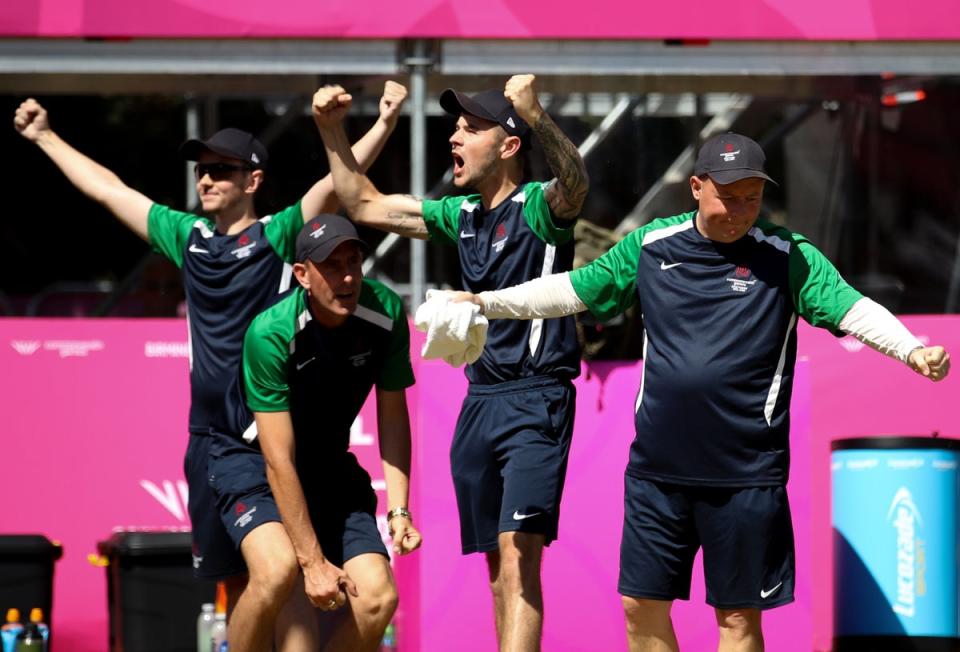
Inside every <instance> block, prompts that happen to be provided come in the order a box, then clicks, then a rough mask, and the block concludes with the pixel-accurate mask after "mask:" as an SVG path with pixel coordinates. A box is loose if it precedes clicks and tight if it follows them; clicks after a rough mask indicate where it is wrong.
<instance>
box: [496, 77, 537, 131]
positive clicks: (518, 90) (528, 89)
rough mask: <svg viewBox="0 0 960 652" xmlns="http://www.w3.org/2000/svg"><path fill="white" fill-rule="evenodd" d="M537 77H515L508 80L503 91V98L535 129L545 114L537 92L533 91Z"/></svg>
mask: <svg viewBox="0 0 960 652" xmlns="http://www.w3.org/2000/svg"><path fill="white" fill-rule="evenodd" d="M535 80H536V76H535V75H514V76H513V77H511V78H510V79H508V80H507V85H506V86H505V87H504V89H503V96H504V97H506V98H507V100H509V101H510V103H511V104H512V105H513V110H514V111H516V112H517V115H518V116H520V117H521V118H523V119H524V121H525V122H526V123H527V124H528V125H530V127H533V126H535V125H536V124H537V121H538V120H539V119H540V116H541V115H542V114H543V107H542V106H540V101H539V100H538V99H537V92H536V91H535V90H533V82H534V81H535Z"/></svg>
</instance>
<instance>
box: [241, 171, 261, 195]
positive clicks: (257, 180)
mask: <svg viewBox="0 0 960 652" xmlns="http://www.w3.org/2000/svg"><path fill="white" fill-rule="evenodd" d="M261 185H263V170H250V176H249V177H248V181H247V187H246V188H244V189H243V190H244V192H248V193H250V194H253V193H255V192H257V190H259V189H260V186H261Z"/></svg>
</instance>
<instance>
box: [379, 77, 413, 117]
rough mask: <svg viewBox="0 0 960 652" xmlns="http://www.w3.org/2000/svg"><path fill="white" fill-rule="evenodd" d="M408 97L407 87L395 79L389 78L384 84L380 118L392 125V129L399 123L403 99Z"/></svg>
mask: <svg viewBox="0 0 960 652" xmlns="http://www.w3.org/2000/svg"><path fill="white" fill-rule="evenodd" d="M405 99H407V87H406V86H404V85H403V84H399V83H397V82H395V81H390V80H387V82H386V83H385V84H384V85H383V95H382V96H381V97H380V119H381V120H383V121H384V122H386V123H387V124H388V125H390V128H391V129H392V128H393V127H395V126H396V125H397V118H399V117H400V109H401V108H402V107H403V101H404V100H405Z"/></svg>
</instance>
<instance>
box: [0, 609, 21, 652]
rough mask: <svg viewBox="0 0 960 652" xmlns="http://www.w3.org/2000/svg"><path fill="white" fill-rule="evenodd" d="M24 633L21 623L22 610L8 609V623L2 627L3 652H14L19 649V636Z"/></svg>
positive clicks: (0, 634) (0, 633)
mask: <svg viewBox="0 0 960 652" xmlns="http://www.w3.org/2000/svg"><path fill="white" fill-rule="evenodd" d="M22 631H23V625H22V624H21V623H20V610H19V609H7V622H6V623H4V625H3V626H2V627H0V640H2V641H3V652H14V650H15V648H16V647H17V636H19V635H20V632H22Z"/></svg>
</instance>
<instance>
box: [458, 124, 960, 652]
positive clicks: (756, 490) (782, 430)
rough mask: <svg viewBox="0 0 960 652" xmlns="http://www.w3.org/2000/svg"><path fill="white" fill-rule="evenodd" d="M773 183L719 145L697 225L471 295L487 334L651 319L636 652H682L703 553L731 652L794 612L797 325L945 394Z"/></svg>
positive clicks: (634, 551)
mask: <svg viewBox="0 0 960 652" xmlns="http://www.w3.org/2000/svg"><path fill="white" fill-rule="evenodd" d="M767 181H771V179H770V177H769V176H767V173H766V172H765V171H764V154H763V151H762V150H761V148H760V146H759V145H757V143H755V142H754V141H752V140H750V139H749V138H746V137H744V136H741V135H738V134H733V133H730V134H722V135H720V136H716V137H714V138H713V139H711V140H709V141H707V142H706V143H704V145H703V147H702V148H701V150H700V152H699V155H698V158H697V162H696V167H695V170H694V176H692V177H691V178H690V188H691V192H692V195H693V198H694V199H695V200H696V201H697V203H698V210H696V211H693V212H690V213H684V214H681V215H677V216H674V217H669V218H665V219H657V220H654V221H653V222H651V223H649V224H647V225H646V226H643V227H641V228H639V229H637V230H635V231H633V232H632V233H630V234H629V235H627V236H626V237H625V238H624V239H623V240H622V241H621V242H619V243H618V244H617V245H616V246H614V247H613V248H612V249H611V250H610V251H609V252H607V253H606V254H604V255H603V256H601V257H600V258H598V259H597V260H595V261H594V262H592V263H590V264H588V265H586V266H584V267H581V268H579V269H577V270H574V271H573V272H570V273H569V274H563V275H556V276H552V277H546V278H543V279H538V280H536V281H531V282H529V283H526V284H523V285H520V286H518V287H514V288H509V289H505V290H500V291H494V292H482V293H479V295H474V294H466V293H461V294H460V296H458V299H460V300H470V301H473V302H475V303H477V304H478V305H480V306H481V308H482V309H483V312H484V314H485V315H486V316H487V317H488V318H513V319H533V318H536V319H542V318H545V317H555V316H558V315H567V314H573V313H576V312H579V311H582V310H590V311H591V312H592V313H593V314H595V315H596V316H597V317H598V318H601V319H608V318H610V317H612V316H614V315H617V314H619V313H621V312H623V311H624V310H626V309H627V308H629V307H630V306H633V305H637V306H638V307H639V309H640V311H641V313H642V316H643V326H644V335H645V341H644V353H643V359H644V365H643V376H642V379H641V383H640V388H639V391H638V394H637V399H636V404H635V406H634V413H635V423H636V438H635V439H634V441H633V444H632V445H631V447H630V459H629V463H628V465H627V470H626V478H625V510H624V511H625V514H624V528H623V539H622V542H621V552H620V581H619V587H618V588H619V591H620V593H621V594H622V596H623V605H624V610H625V613H626V620H627V632H628V638H629V642H630V649H631V650H657V651H661V650H663V651H666V650H676V649H677V641H676V636H675V634H674V631H673V627H672V624H671V621H670V608H671V605H672V601H673V600H674V599H678V598H679V599H688V598H689V590H690V577H691V570H692V565H693V559H694V556H695V554H696V552H697V550H698V549H700V548H701V547H702V548H703V551H704V575H705V579H706V584H707V601H708V603H710V604H711V605H713V606H714V607H715V609H716V612H717V622H718V624H719V628H720V648H719V649H720V650H722V651H728V650H730V651H732V650H747V651H759V650H762V649H763V638H762V631H761V627H760V620H761V619H760V614H761V612H762V610H764V609H768V608H772V607H776V606H780V605H783V604H786V603H788V602H791V601H792V600H793V589H794V551H793V531H792V525H791V521H790V512H789V506H788V504H787V496H786V490H785V487H786V482H787V472H788V466H789V450H788V445H789V425H790V424H789V416H790V413H789V408H790V395H791V390H792V386H793V372H794V362H795V359H796V347H797V338H796V324H797V318H798V317H802V318H803V319H805V320H806V321H808V322H809V323H811V324H813V325H814V326H819V327H822V328H826V329H829V330H831V331H833V332H835V333H838V334H839V333H849V334H851V335H854V336H855V337H857V338H859V339H861V340H862V341H864V342H866V343H867V344H869V345H870V346H872V347H874V348H876V349H878V350H880V351H882V352H884V353H886V354H887V355H889V356H891V357H894V358H896V359H898V360H901V361H902V362H905V363H907V364H908V365H909V366H910V367H911V368H913V369H914V370H915V371H917V372H919V373H921V374H923V375H924V376H927V377H929V378H930V379H931V380H934V381H937V380H941V379H942V378H943V377H944V376H946V374H947V372H948V370H949V356H948V355H947V353H946V352H945V351H944V350H943V348H942V347H937V346H934V347H924V346H923V345H922V344H921V343H920V342H919V341H918V340H917V339H916V338H915V337H913V336H912V335H911V334H910V333H909V332H908V331H907V330H906V328H905V327H904V326H903V325H902V324H901V323H900V322H899V321H898V320H897V319H896V318H895V317H893V315H891V314H890V313H889V312H887V311H886V310H885V309H884V308H882V307H881V306H879V305H878V304H876V303H874V302H873V301H871V300H870V299H867V298H865V297H863V296H862V295H861V294H860V293H859V292H857V291H856V290H855V289H853V288H852V287H850V286H849V285H848V284H847V283H846V282H845V281H844V280H843V278H842V277H841V276H840V274H839V273H838V272H837V270H836V269H835V268H834V266H833V265H832V264H831V263H830V261H828V260H827V259H826V258H825V257H824V256H823V254H821V253H820V252H819V251H818V250H817V249H816V248H815V247H814V246H813V245H812V244H811V243H810V242H809V241H808V240H807V239H806V238H804V237H803V236H801V235H798V234H795V233H792V232H790V231H789V230H787V229H785V228H782V227H778V226H775V225H773V224H770V223H768V222H765V221H763V220H760V219H758V217H759V212H760V202H761V198H762V196H763V188H764V184H765V183H766V182H767Z"/></svg>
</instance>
